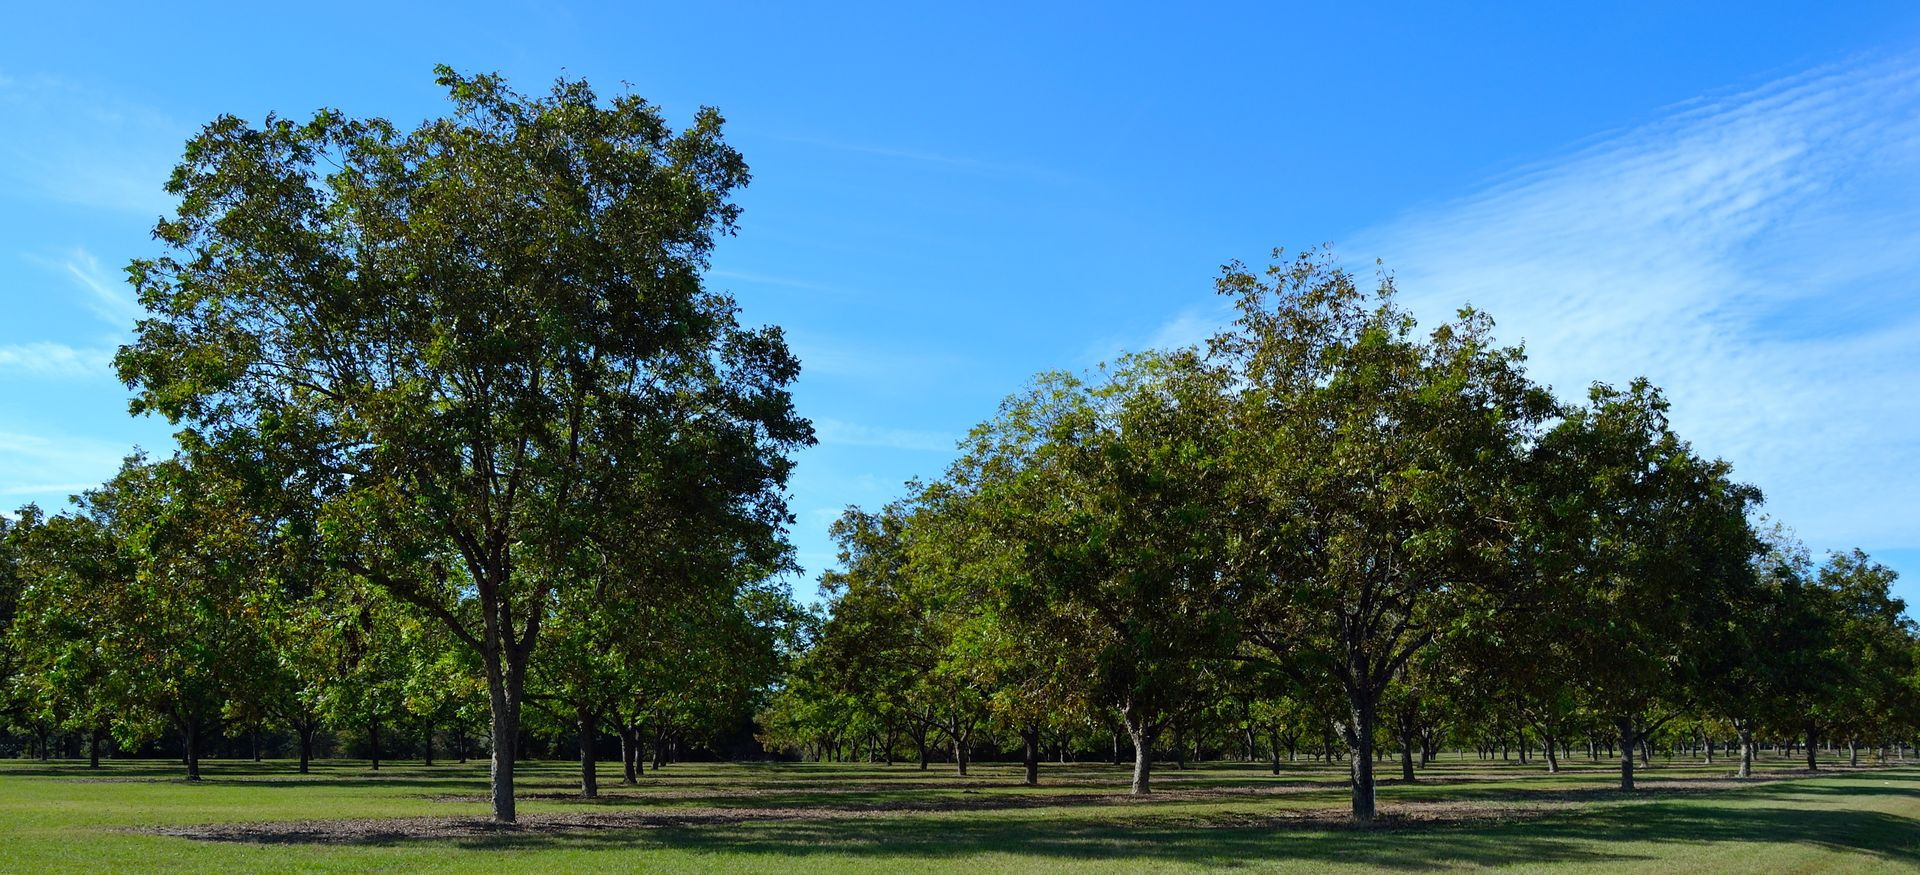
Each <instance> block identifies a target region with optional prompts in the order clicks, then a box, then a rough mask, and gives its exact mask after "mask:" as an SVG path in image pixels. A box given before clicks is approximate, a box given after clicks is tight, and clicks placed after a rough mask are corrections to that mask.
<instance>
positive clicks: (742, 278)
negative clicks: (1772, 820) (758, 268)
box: [707, 270, 839, 292]
mask: <svg viewBox="0 0 1920 875" xmlns="http://www.w3.org/2000/svg"><path fill="white" fill-rule="evenodd" d="M707 276H709V277H713V278H715V279H723V280H733V281H735V282H742V283H750V284H753V285H761V286H780V287H782V288H788V289H804V290H806V291H809V292H838V291H839V289H837V288H834V287H833V286H830V285H827V284H826V283H817V282H813V281H811V280H803V279H795V278H793V277H785V276H773V275H770V274H764V273H750V272H747V271H740V270H710V271H707Z"/></svg>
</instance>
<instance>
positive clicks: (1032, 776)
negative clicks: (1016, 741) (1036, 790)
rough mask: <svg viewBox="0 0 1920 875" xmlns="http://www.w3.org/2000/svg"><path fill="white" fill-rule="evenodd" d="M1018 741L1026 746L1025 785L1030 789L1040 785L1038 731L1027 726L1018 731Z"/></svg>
mask: <svg viewBox="0 0 1920 875" xmlns="http://www.w3.org/2000/svg"><path fill="white" fill-rule="evenodd" d="M1020 740H1021V741H1022V742H1025V744H1026V759H1025V760H1024V762H1025V763H1026V767H1027V776H1026V781H1025V783H1026V785H1027V786H1029V787H1032V786H1034V785H1037V784H1039V783H1040V729H1039V727H1036V726H1032V725H1028V726H1023V727H1021V729H1020Z"/></svg>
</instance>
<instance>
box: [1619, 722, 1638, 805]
mask: <svg viewBox="0 0 1920 875" xmlns="http://www.w3.org/2000/svg"><path fill="white" fill-rule="evenodd" d="M1638 740H1639V739H1636V738H1634V735H1633V721H1630V720H1621V721H1620V789H1622V790H1632V789H1633V749H1634V747H1635V744H1634V743H1635V742H1636V741H1638Z"/></svg>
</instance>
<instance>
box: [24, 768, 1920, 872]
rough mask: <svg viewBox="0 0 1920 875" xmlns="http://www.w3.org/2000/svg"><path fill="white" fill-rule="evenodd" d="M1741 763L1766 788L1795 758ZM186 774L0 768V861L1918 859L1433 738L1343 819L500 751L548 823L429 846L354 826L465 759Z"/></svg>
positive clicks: (1251, 804)
mask: <svg viewBox="0 0 1920 875" xmlns="http://www.w3.org/2000/svg"><path fill="white" fill-rule="evenodd" d="M1763 765H1764V766H1765V768H1766V770H1767V771H1766V772H1765V773H1763V776H1765V777H1770V778H1778V777H1784V776H1786V775H1788V774H1790V773H1788V772H1787V771H1786V770H1788V769H1790V768H1792V767H1793V764H1790V763H1787V762H1784V761H1781V762H1768V763H1764V764H1763ZM1382 766H1383V769H1384V770H1385V771H1386V772H1387V773H1388V774H1397V772H1398V770H1397V767H1396V766H1395V764H1394V763H1392V762H1387V763H1383V764H1382ZM203 768H204V769H205V774H206V775H207V778H208V779H207V780H206V781H203V782H202V783H200V784H197V785H194V784H187V783H185V782H184V781H180V780H178V778H177V776H178V774H179V767H178V766H177V765H175V764H171V763H162V762H151V761H128V760H121V761H112V762H108V763H106V764H105V765H104V766H103V767H102V768H100V769H98V770H89V769H87V768H86V767H85V764H84V763H62V762H55V763H51V764H42V763H37V762H32V761H22V760H9V761H0V870H4V871H8V872H27V871H31V872H52V871H62V872H70V871H87V870H113V871H129V870H131V871H148V872H161V871H164V872H171V871H194V872H200V871H221V872H228V873H237V872H277V871H295V870H299V871H344V872H360V871H386V872H413V871H451V872H460V871H476V872H477V871H488V872H498V871H503V870H513V871H524V870H536V871H540V870H553V871H648V872H653V871H660V872H682V871H692V872H707V871H723V872H780V873H793V872H802V871H831V872H849V871H851V872H861V871H871V872H895V871H902V870H911V871H916V872H922V871H955V872H960V871H964V872H969V873H975V875H978V873H983V872H1002V871H1058V870H1079V871H1087V872H1109V871H1114V870H1116V869H1130V870H1150V871H1178V870H1200V869H1241V870H1248V871H1279V872H1323V871H1347V870H1376V869H1391V870H1431V869H1455V868H1460V869H1471V868H1481V867H1489V868H1507V869H1512V870H1516V871H1636V872H1675V871H1689V872H1696V871H1697V872H1742V873H1744V872H1829V871H1846V872H1855V871H1860V872H1871V871H1920V768H1912V767H1909V768H1897V769H1886V770H1869V771H1857V772H1844V773H1835V774H1831V775H1825V776H1821V777H1815V778H1799V777H1794V778H1790V779H1786V780H1767V781H1757V782H1753V783H1750V784H1736V783H1734V782H1732V781H1729V780H1726V778H1727V777H1728V774H1729V772H1728V768H1727V767H1726V766H1725V765H1724V764H1723V765H1716V766H1711V767H1709V766H1702V765H1697V764H1695V765H1665V764H1663V763H1662V761H1661V759H1660V758H1658V757H1656V758H1655V760H1654V766H1653V768H1651V769H1647V770H1645V771H1643V772H1642V773H1641V775H1640V777H1641V779H1642V781H1643V783H1644V784H1645V785H1646V786H1645V789H1643V790H1642V791H1641V792H1638V793H1635V794H1620V793H1617V792H1615V791H1612V790H1610V789H1608V787H1609V786H1610V785H1611V783H1612V782H1613V780H1614V773H1613V771H1612V770H1611V769H1610V768H1608V767H1606V766H1605V765H1590V764H1586V763H1584V762H1579V763H1575V764H1573V765H1572V766H1570V768H1569V769H1568V770H1567V771H1566V772H1563V773H1562V774H1561V775H1557V776H1549V775H1546V774H1544V773H1542V772H1541V771H1540V770H1539V769H1538V768H1536V767H1534V766H1528V767H1524V768H1523V767H1520V766H1518V765H1511V766H1507V765H1500V764H1492V765H1488V764H1483V763H1480V762H1477V761H1474V760H1472V759H1471V758H1469V759H1467V760H1465V761H1461V760H1457V759H1455V758H1454V755H1452V754H1448V755H1447V756H1446V757H1444V758H1443V759H1442V761H1441V762H1440V763H1437V764H1435V765H1434V766H1433V767H1431V768H1428V769H1425V770H1423V771H1422V772H1421V781H1420V782H1418V783H1415V784H1410V785H1399V784H1396V783H1393V782H1388V783H1385V784H1383V785H1382V786H1381V788H1380V801H1381V809H1382V813H1383V814H1384V815H1386V817H1387V823H1386V824H1385V825H1384V826H1382V827H1378V828H1375V829H1371V830H1356V829H1350V828H1346V827H1344V826H1343V825H1342V824H1341V823H1340V822H1339V820H1338V818H1337V813H1338V811H1339V810H1340V809H1341V808H1342V807H1343V806H1344V805H1345V793H1346V790H1345V787H1344V786H1343V785H1342V784H1341V775H1340V773H1339V772H1338V771H1337V770H1336V769H1330V768H1327V767H1325V766H1324V765H1319V764H1313V765H1309V764H1306V763H1301V764H1297V765H1291V766H1289V767H1288V768H1286V769H1285V770H1284V772H1283V774H1281V775H1280V776H1277V777H1275V776H1270V775H1268V774H1266V769H1265V768H1264V767H1262V766H1257V765H1256V766H1249V765H1241V764H1208V765H1206V766H1204V767H1196V768H1189V769H1187V770H1185V771H1176V770H1174V769H1173V768H1172V767H1171V765H1170V764H1169V765H1168V766H1167V767H1166V768H1164V769H1163V770H1161V771H1160V772H1159V773H1158V774H1156V781H1155V786H1156V791H1157V792H1156V793H1155V795H1154V797H1153V798H1152V799H1151V800H1148V801H1135V800H1132V799H1129V798H1127V797H1125V796H1123V795H1120V794H1122V793H1124V791H1125V789H1126V782H1127V772H1126V770H1125V769H1122V768H1118V767H1113V766H1104V765H1085V764H1082V765H1065V766H1061V765H1053V764H1049V765H1046V766H1043V767H1042V772H1041V781H1042V786H1041V787H1039V788H1033V789H1029V788H1024V787H1021V786H1020V784H1019V771H1018V766H1017V765H1003V764H978V765H976V766H975V767H974V768H973V770H972V771H973V772H974V774H973V775H972V776H970V777H967V778H958V777H955V776H954V775H952V773H951V769H950V767H947V768H943V767H941V766H939V765H935V766H934V767H933V768H932V769H931V770H929V771H926V772H921V771H919V770H917V769H915V768H913V767H912V766H910V765H896V766H892V767H886V766H879V765H845V764H814V763H806V764H717V765H716V764H697V763H683V764H676V765H673V766H670V767H668V768H667V769H665V770H663V771H661V772H659V773H658V774H655V773H649V774H648V775H647V776H646V778H645V779H644V780H643V781H642V783H641V784H639V785H638V786H633V787H628V786H622V785H620V784H619V783H618V778H619V771H618V764H617V763H612V764H606V765H603V767H602V771H601V774H602V776H603V778H604V776H606V775H608V774H611V775H612V777H613V779H614V781H613V783H607V784H603V790H602V793H603V798H601V799H600V800H598V801H586V800H581V799H576V798H567V796H568V794H570V793H571V792H572V791H573V790H574V787H575V785H574V783H573V782H574V780H575V771H574V768H573V766H572V764H569V763H544V762H543V763H525V764H522V772H521V782H520V783H521V787H520V792H521V794H522V797H523V798H522V800H521V803H520V807H521V813H522V816H523V818H524V819H525V820H527V821H529V822H533V823H535V824H538V823H540V822H542V821H544V822H546V823H547V824H548V825H549V826H553V825H555V824H560V825H565V826H568V827H570V828H565V829H553V828H540V827H539V826H537V825H536V826H534V827H530V828H527V829H521V830H514V831H507V832H489V831H482V830H469V832H467V833H466V834H456V835H453V836H451V837H440V838H410V837H406V836H403V835H400V834H398V833H397V832H396V831H393V830H388V829H385V828H383V827H382V826H381V825H380V824H379V823H377V822H376V821H381V820H385V819H390V818H411V819H412V820H407V821H402V822H403V823H413V824H419V823H425V822H434V823H453V824H456V825H459V824H461V821H463V820H464V819H467V818H472V819H482V818H484V817H485V816H486V804H485V802H484V799H483V796H484V793H485V790H486V771H485V766H484V764H482V763H474V764H469V765H435V766H431V767H424V766H419V765H410V764H399V765H393V764H389V765H388V766H386V767H385V768H383V769H381V770H380V771H379V772H377V773H376V772H372V771H369V770H368V768H367V766H366V764H365V763H364V762H332V763H323V764H321V765H319V766H318V767H317V768H316V770H315V772H314V774H312V775H308V776H300V775H297V774H295V773H294V769H293V767H292V765H291V764H289V763H283V762H281V763H276V762H269V763H265V764H254V763H238V762H218V761H215V762H209V763H207V764H206V765H205V766H204V767H203ZM288 822H300V823H303V824H306V825H308V826H309V827H311V829H310V830H300V829H295V830H292V831H289V828H288V827H286V826H284V824H286V823H288ZM337 822H351V823H356V824H359V827H357V828H356V829H355V830H346V829H342V828H341V827H340V824H339V823H337ZM272 823H278V824H282V826H281V827H276V828H275V829H277V830H278V833H277V834H276V835H275V836H274V839H275V840H273V841H268V842H262V841H249V840H244V839H245V835H236V834H234V833H237V832H244V831H245V830H246V829H249V828H248V827H244V826H220V825H222V824H227V825H236V824H239V825H244V824H272ZM462 828H463V829H465V828H466V827H464V825H462ZM169 830H171V831H174V832H198V833H202V834H207V833H211V834H214V837H215V838H216V839H219V840H208V839H207V838H187V837H181V836H178V835H168V834H164V833H165V832H166V831H169ZM223 833H224V834H223Z"/></svg>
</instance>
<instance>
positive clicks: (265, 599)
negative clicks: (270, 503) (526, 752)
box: [0, 454, 798, 795]
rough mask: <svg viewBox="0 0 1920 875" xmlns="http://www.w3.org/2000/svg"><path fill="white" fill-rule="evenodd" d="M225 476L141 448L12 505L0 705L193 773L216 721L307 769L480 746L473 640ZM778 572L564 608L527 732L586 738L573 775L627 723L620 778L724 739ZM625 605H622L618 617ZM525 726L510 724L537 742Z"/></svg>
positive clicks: (776, 609) (774, 670)
mask: <svg viewBox="0 0 1920 875" xmlns="http://www.w3.org/2000/svg"><path fill="white" fill-rule="evenodd" d="M234 486H235V484H234V483H233V482H232V481H225V482H224V483H223V482H222V481H220V480H217V479H215V478H213V477H211V476H209V474H208V472H207V470H206V468H205V467H204V465H203V466H202V467H198V468H197V467H196V466H195V465H193V464H192V463H191V462H190V461H189V460H188V458H187V457H186V456H185V455H184V454H183V455H181V456H178V457H175V458H170V459H166V460H161V461H149V460H146V459H144V458H140V457H134V458H132V459H129V460H128V462H127V464H126V465H125V466H124V467H123V468H122V469H121V471H120V472H119V474H118V475H117V476H116V477H114V479H113V480H112V481H110V482H108V483H107V484H105V485H104V486H102V487H100V488H98V489H95V490H92V491H89V492H88V493H86V494H85V495H83V496H80V501H79V503H78V507H77V508H76V510H75V511H73V512H69V513H63V514H59V515H55V516H51V517H48V516H45V515H44V514H42V512H41V511H40V510H39V509H38V508H36V507H33V506H28V507H25V508H22V509H21V510H20V512H19V513H18V515H17V518H16V519H15V520H12V521H5V520H0V568H4V569H5V572H4V573H5V580H6V585H5V586H4V587H0V606H3V607H4V610H0V620H4V621H5V625H4V626H0V718H4V723H5V724H6V725H7V727H9V728H11V729H12V730H14V731H15V732H17V733H19V734H21V735H22V736H24V737H25V738H26V739H28V740H30V741H31V742H32V743H33V744H34V746H35V747H36V748H37V749H38V752H39V754H40V755H41V756H43V757H44V756H46V755H47V754H48V752H49V751H50V750H51V748H52V746H53V740H54V739H55V738H57V737H60V736H68V737H76V736H77V737H78V738H80V739H83V740H84V743H85V745H86V747H87V755H88V757H89V759H90V760H91V761H92V764H93V765H95V766H98V765H99V760H100V757H101V754H102V749H103V746H119V747H123V748H130V749H131V748H138V747H139V746H142V745H145V744H147V743H149V742H152V741H154V740H156V739H161V738H166V739H168V740H171V741H173V742H175V743H177V745H178V749H179V751H180V753H181V758H182V760H183V761H184V765H185V769H186V774H187V777H188V779H189V780H197V779H198V778H199V775H200V759H201V757H202V756H203V754H204V752H205V750H206V749H207V748H208V746H209V744H210V743H212V742H214V741H215V738H216V736H218V737H222V738H225V739H229V740H235V739H237V740H242V741H244V742H246V743H247V744H249V745H250V747H251V749H252V754H253V756H254V758H255V759H258V758H259V757H260V756H261V753H262V746H263V745H262V739H263V736H266V737H274V736H279V737H284V738H285V739H287V740H288V741H289V742H290V747H291V748H292V751H293V752H294V753H295V754H296V755H297V756H298V758H299V770H300V772H301V773H303V774H304V773H306V772H307V771H308V767H309V763H310V761H311V760H312V759H313V757H314V755H315V752H316V748H317V746H319V745H323V744H326V743H328V742H332V741H338V740H339V737H340V736H349V737H356V736H357V739H358V740H359V741H361V742H364V747H365V749H366V751H367V755H368V756H369V758H371V760H372V765H373V768H375V769H378V768H379V767H380V758H381V752H382V750H383V749H385V750H392V749H395V748H401V749H408V750H411V749H414V748H415V745H414V744H413V742H414V741H415V740H418V741H419V742H420V743H419V745H418V749H419V750H421V751H422V752H423V753H424V756H425V758H426V760H427V761H428V762H431V761H432V758H433V751H434V749H435V737H436V735H442V736H443V737H444V746H445V747H446V748H447V749H448V750H449V751H450V752H451V753H452V754H453V755H454V756H456V757H458V758H459V759H461V760H463V761H464V760H465V759H466V758H467V756H468V755H469V754H470V753H473V752H478V751H485V750H487V749H488V744H487V742H486V738H485V735H486V728H487V719H486V718H487V697H486V688H485V684H484V679H483V676H482V673H481V670H480V667H479V665H478V662H477V660H476V659H475V655H474V653H473V651H472V649H471V648H468V647H465V646H464V645H463V644H462V643H461V642H459V641H458V640H456V639H455V638H454V637H453V636H452V635H451V634H449V632H448V631H447V630H446V628H445V627H443V626H442V625H440V624H437V623H434V622H431V621H430V620H428V619H427V618H423V617H421V616H419V615H418V614H417V612H413V611H409V610H407V609H406V607H405V606H404V605H402V604H400V603H397V602H395V601H394V600H393V599H392V598H391V596H389V595H388V594H387V593H385V592H383V591H382V590H380V589H379V588H377V587H372V586H369V585H368V584H367V582H366V581H364V580H362V579H359V578H357V577H355V576H353V575H350V574H343V573H339V572H337V571H331V572H330V571H328V569H327V566H326V565H325V564H324V563H320V562H316V561H315V557H314V556H313V555H312V553H311V551H312V550H313V549H315V548H316V547H317V545H315V544H313V543H311V542H308V543H306V544H305V548H306V549H304V550H299V551H296V552H294V553H291V554H290V553H288V552H287V551H289V550H290V549H291V548H293V547H294V545H295V544H297V543H298V540H297V539H296V538H295V537H294V536H292V535H291V534H290V533H289V532H286V531H284V530H282V531H273V530H268V529H266V528H264V527H263V524H262V523H263V521H262V520H261V519H260V518H259V517H256V516H253V515H251V514H250V513H249V512H248V511H247V510H246V508H248V507H249V506H250V504H249V502H248V501H247V500H246V499H244V498H243V497H241V496H239V495H236V494H235V493H234V492H233V487H234ZM797 610H798V609H797V608H795V607H794V606H793V605H792V603H791V600H790V598H789V596H788V594H787V592H786V591H785V590H784V588H781V587H778V586H775V585H773V584H772V583H770V582H769V581H765V580H741V581H739V582H738V585H736V586H733V587H717V588H712V589H707V590H704V591H701V590H691V589H680V590H678V591H677V592H672V593H656V594H655V598H653V599H651V600H649V601H647V602H645V603H637V602H630V601H624V600H617V599H608V600H605V601H602V602H601V603H600V604H599V607H598V609H596V610H593V611H586V610H582V609H580V608H579V607H578V606H567V605H556V606H555V610H554V611H553V612H552V615H551V616H550V618H549V628H548V632H547V636H548V642H549V643H548V646H547V647H545V648H543V649H541V650H540V651H538V652H537V653H536V658H535V659H534V661H533V666H532V669H531V671H530V672H529V679H528V687H527V690H526V697H527V702H528V703H529V704H530V705H531V706H532V715H533V720H532V725H531V726H529V727H526V729H525V730H523V733H524V732H527V731H528V730H531V731H532V732H537V733H540V734H543V735H555V736H560V735H564V736H566V737H568V738H570V739H573V740H575V741H576V743H577V744H578V745H579V753H580V757H581V762H582V765H583V772H582V791H583V792H584V793H585V794H586V795H594V793H595V792H596V776H595V774H594V770H593V768H594V763H595V761H596V760H597V759H598V757H597V755H596V747H598V746H599V743H600V742H601V741H602V740H604V739H606V738H609V737H617V738H618V740H619V749H620V750H621V753H622V759H623V761H624V762H625V764H626V775H625V780H626V781H627V782H632V781H633V780H635V779H636V777H637V774H638V773H639V772H640V771H642V770H644V768H645V766H644V756H645V749H646V747H647V746H648V745H649V743H651V745H652V747H653V748H654V756H655V758H656V762H659V761H660V760H661V759H663V758H664V757H665V756H666V753H667V750H668V748H669V747H670V746H672V745H678V744H681V743H685V744H690V745H705V746H710V747H715V748H718V747H720V745H721V743H722V741H723V740H725V739H728V738H729V737H730V736H734V735H738V734H739V733H740V731H741V727H742V726H744V725H747V724H749V723H750V721H751V718H752V715H753V713H754V710H755V709H756V708H758V707H759V706H760V705H761V703H762V701H763V696H764V693H765V691H766V689H767V688H768V687H769V686H770V685H771V684H772V683H773V682H774V680H775V679H776V677H777V676H778V673H779V670H780V669H779V660H780V655H781V653H782V652H783V651H784V650H785V648H786V644H785V640H784V638H785V636H786V635H787V634H788V631H789V630H790V629H791V628H792V626H793V618H794V616H795V615H796V611H797ZM621 612H625V613H624V614H623V613H621ZM525 743H526V741H525V739H524V738H522V739H519V740H517V746H519V747H524V746H525Z"/></svg>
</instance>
